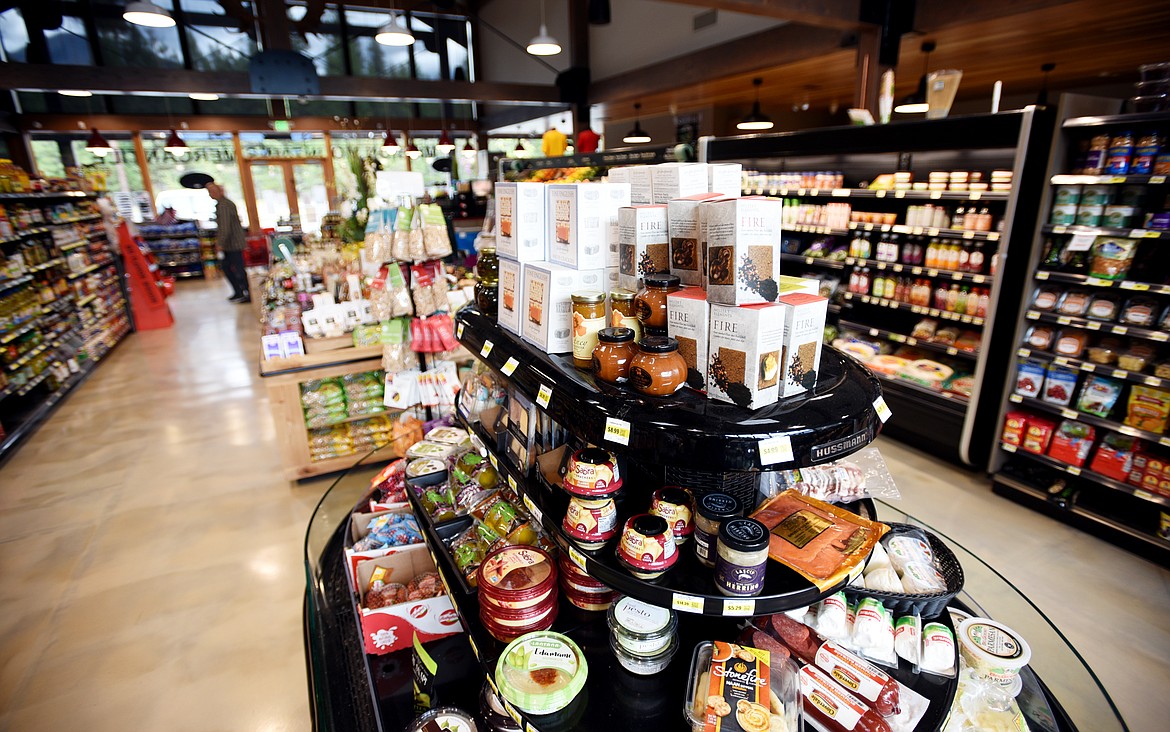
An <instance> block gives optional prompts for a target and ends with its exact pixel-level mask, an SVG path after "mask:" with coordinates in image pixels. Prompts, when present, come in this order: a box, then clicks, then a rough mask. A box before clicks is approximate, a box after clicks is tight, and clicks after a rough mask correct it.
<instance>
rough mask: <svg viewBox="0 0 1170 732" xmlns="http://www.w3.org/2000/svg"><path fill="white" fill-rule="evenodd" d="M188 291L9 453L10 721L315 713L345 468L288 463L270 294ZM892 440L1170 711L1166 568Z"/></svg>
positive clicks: (89, 725)
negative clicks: (308, 535)
mask: <svg viewBox="0 0 1170 732" xmlns="http://www.w3.org/2000/svg"><path fill="white" fill-rule="evenodd" d="M177 289H178V292H177V294H176V295H175V297H173V298H172V299H171V301H170V302H171V306H172V309H173V311H174V313H175V318H176V325H175V327H174V328H172V329H169V330H163V331H153V332H146V333H138V334H135V335H132V336H131V337H130V339H129V340H128V341H127V342H125V343H123V344H122V345H121V346H119V348H118V349H117V350H116V351H115V352H114V353H113V354H112V355H111V356H110V357H109V359H108V362H107V363H105V364H103V365H102V366H101V367H100V368H99V369H98V370H97V371H96V372H95V373H94V375H93V376H92V378H90V379H89V381H88V382H86V383H85V384H84V385H82V386H81V387H80V388H79V389H78V390H77V391H76V392H75V393H74V394H73V395H72V396H71V397H70V398H69V399H68V400H67V401H66V402H65V403H64V405H63V406H62V407H61V408H60V409H59V410H58V411H57V412H56V414H54V415H53V417H52V418H51V419H50V420H48V422H47V423H46V424H45V425H44V426H43V427H42V428H41V429H40V431H39V432H38V433H37V434H36V435H35V436H34V437H33V438H32V439H31V440H30V441H29V442H27V443H26V444H25V446H24V447H23V448H22V449H21V451H20V452H19V453H18V454H17V455H15V456H14V457H13V459H12V460H10V461H9V462H8V464H7V465H5V466H4V467H3V468H2V469H0V577H2V578H3V580H4V581H3V583H2V584H0V730H65V729H74V728H77V729H87V730H92V731H94V732H97V731H100V730H119V731H121V730H163V729H165V730H168V731H175V732H179V731H182V730H199V731H201V732H202V731H207V730H249V731H251V730H255V731H257V732H260V731H263V732H276V731H279V730H304V729H308V728H309V716H308V705H307V692H306V684H305V676H304V660H303V659H304V656H303V651H302V644H301V618H300V614H301V593H302V591H303V585H304V570H303V564H302V545H303V539H304V529H305V525H306V523H307V522H308V519H309V516H310V514H311V513H312V508H313V506H314V504H315V503H316V501H317V499H318V498H319V497H320V495H321V492H322V491H323V490H324V489H325V488H326V487H327V486H328V485H329V482H328V481H327V480H317V481H314V482H309V483H302V484H295V485H290V484H289V483H288V482H286V481H284V480H283V479H282V478H281V470H280V465H279V463H278V459H277V453H276V448H275V444H274V431H273V426H272V422H271V417H270V416H269V413H268V408H267V402H266V399H265V394H264V386H263V383H262V382H261V379H260V378H259V377H258V376H257V375H256V364H255V359H256V351H257V345H256V344H257V332H258V331H257V328H256V326H255V323H254V321H253V319H252V310H251V309H249V308H248V307H246V306H239V305H233V304H229V303H227V302H226V301H225V300H224V297H225V296H226V295H227V292H226V288H225V286H224V285H222V283H209V284H202V283H193V282H191V283H188V282H184V283H181V284H180V285H179V286H178V288H177ZM895 418H897V415H895ZM879 444H880V445H881V448H882V451H883V453H884V454H885V456H886V459H887V461H888V462H889V463H890V466H891V469H892V471H893V472H894V474H895V476H896V477H897V478H898V481H899V485H900V487H901V491H902V494H903V500H902V501H901V502H900V503H898V504H895V505H897V506H898V508H900V509H902V510H904V511H906V512H908V513H909V514H912V515H913V516H915V517H917V518H919V519H921V520H923V521H924V522H926V523H927V524H929V525H931V526H934V527H936V528H937V529H938V530H939V531H940V532H942V533H944V534H947V535H949V536H950V537H951V538H953V539H954V540H955V541H957V542H958V543H959V544H961V545H963V546H965V547H966V548H967V549H969V550H970V551H971V552H972V553H973V554H975V555H978V556H981V557H983V558H984V559H986V561H987V562H988V563H989V564H990V565H992V566H993V567H994V568H995V569H997V570H998V571H999V572H1000V573H1001V574H1002V575H1003V577H1004V578H1006V580H1009V581H1010V582H1012V583H1014V584H1015V585H1016V586H1018V587H1020V588H1023V590H1024V591H1025V592H1026V593H1027V594H1028V596H1029V597H1030V598H1031V599H1032V600H1033V601H1034V603H1035V605H1036V607H1037V608H1038V609H1039V610H1040V611H1042V612H1043V613H1045V614H1047V615H1048V616H1049V617H1050V618H1051V619H1052V620H1053V622H1054V623H1055V624H1056V625H1057V626H1058V627H1060V628H1061V629H1062V630H1063V631H1064V633H1065V635H1066V636H1067V637H1068V639H1069V640H1070V641H1071V642H1072V643H1073V644H1074V645H1075V646H1076V647H1077V648H1078V649H1079V651H1080V652H1081V654H1082V655H1083V657H1084V658H1085V660H1086V661H1088V662H1089V663H1090V664H1091V665H1092V666H1093V668H1094V670H1095V671H1096V672H1097V674H1098V675H1099V676H1100V678H1101V680H1102V682H1103V683H1104V684H1105V686H1106V687H1107V688H1108V690H1109V692H1110V693H1111V694H1112V695H1113V698H1114V699H1115V700H1116V702H1117V704H1118V705H1119V707H1120V708H1121V710H1122V712H1123V714H1124V715H1125V717H1126V719H1127V721H1128V722H1129V724H1130V727H1131V729H1134V730H1160V729H1165V727H1166V724H1165V720H1166V719H1167V718H1170V695H1167V694H1165V693H1163V692H1162V690H1161V689H1162V687H1163V686H1164V684H1165V682H1166V681H1168V680H1170V672H1168V667H1167V659H1168V658H1170V613H1168V612H1167V610H1166V609H1167V608H1168V607H1170V573H1168V572H1166V571H1165V570H1162V569H1160V568H1158V567H1156V566H1154V565H1152V564H1150V563H1148V562H1145V561H1143V560H1141V559H1139V558H1137V557H1135V556H1133V555H1131V554H1128V553H1126V552H1123V551H1120V550H1118V549H1115V548H1114V547H1112V546H1110V545H1108V544H1105V543H1103V542H1100V541H1098V540H1096V539H1094V538H1092V537H1089V536H1086V535H1084V534H1081V533H1079V532H1077V531H1075V530H1073V529H1069V528H1067V527H1065V526H1063V525H1061V524H1058V523H1055V522H1053V521H1050V520H1048V519H1046V518H1044V517H1042V516H1039V515H1037V514H1034V513H1032V512H1030V511H1028V510H1026V509H1023V508H1020V507H1018V506H1016V505H1014V504H1012V503H1010V502H1007V501H1004V500H1003V499H1000V498H998V497H996V496H994V495H992V494H991V492H990V490H989V489H988V486H987V482H986V481H985V480H983V479H981V478H979V477H978V476H975V475H972V474H969V473H965V472H963V471H959V470H956V469H954V468H952V467H950V466H948V465H945V464H943V463H940V462H937V461H935V460H933V459H931V458H929V457H927V456H924V455H922V454H920V453H918V452H916V451H914V450H911V449H909V448H907V447H905V446H903V445H900V444H898V443H894V442H891V441H887V440H880V441H879ZM965 568H966V571H967V576H968V586H969V588H970V589H971V591H972V598H973V599H974V600H976V601H977V602H979V603H980V604H981V605H983V607H984V608H985V609H986V610H987V611H988V612H990V613H992V614H995V615H997V616H998V617H1000V619H1001V620H1003V621H1005V622H1006V623H1007V624H1008V625H1015V626H1016V627H1017V629H1018V630H1020V631H1021V632H1022V633H1024V634H1025V636H1026V637H1028V638H1030V639H1032V640H1033V645H1034V646H1035V648H1034V652H1035V653H1036V655H1037V656H1038V659H1037V667H1038V668H1039V667H1040V660H1039V657H1040V656H1043V657H1044V658H1045V660H1046V662H1047V663H1048V666H1049V667H1046V668H1043V669H1041V673H1042V674H1044V676H1045V678H1046V679H1047V680H1048V681H1049V683H1050V684H1051V685H1052V686H1053V687H1054V688H1055V689H1056V691H1057V693H1058V694H1059V695H1061V697H1062V700H1065V701H1066V702H1068V703H1070V706H1075V705H1077V704H1081V703H1083V704H1084V705H1086V706H1089V707H1094V706H1096V707H1099V706H1100V705H1101V703H1100V702H1099V701H1096V700H1094V699H1093V698H1092V695H1091V694H1085V693H1084V692H1082V691H1081V689H1082V688H1083V684H1084V683H1085V682H1086V679H1087V677H1086V676H1085V675H1084V674H1083V673H1079V672H1077V670H1076V668H1075V667H1076V666H1077V663H1076V659H1075V658H1074V657H1072V656H1071V655H1069V654H1068V652H1067V651H1066V650H1062V649H1061V647H1060V642H1059V638H1058V637H1057V636H1055V635H1054V634H1052V632H1051V630H1050V629H1048V628H1047V626H1045V625H1044V624H1043V623H1042V622H1041V621H1040V620H1039V619H1038V618H1039V616H1038V615H1037V614H1036V611H1035V610H1033V609H1032V608H1031V607H1030V606H1028V605H1027V604H1026V603H1024V602H1023V601H1021V600H1020V599H1019V597H1018V595H1016V594H1015V593H1013V592H1012V591H1011V590H1010V588H1008V586H1007V585H1006V584H1003V582H1002V580H1000V579H999V578H998V577H997V576H996V575H995V574H993V573H992V572H991V571H990V570H988V569H986V568H984V567H982V566H981V565H978V563H977V562H976V561H975V560H974V559H970V560H968V561H966V562H965ZM1069 659H1071V661H1070V660H1069ZM1062 667H1063V668H1062ZM1089 683H1091V681H1090V682H1089ZM1062 685H1065V686H1062ZM1062 690H1064V691H1065V693H1064V694H1061V692H1062ZM1073 697H1077V699H1073ZM1108 728H1109V727H1107V726H1105V724H1104V723H1094V724H1092V725H1085V726H1083V727H1082V729H1086V730H1089V729H1094V730H1095V729H1108Z"/></svg>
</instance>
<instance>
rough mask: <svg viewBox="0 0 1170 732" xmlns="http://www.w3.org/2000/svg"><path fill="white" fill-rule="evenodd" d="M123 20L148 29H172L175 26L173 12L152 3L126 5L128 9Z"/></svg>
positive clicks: (123, 15) (124, 12)
mask: <svg viewBox="0 0 1170 732" xmlns="http://www.w3.org/2000/svg"><path fill="white" fill-rule="evenodd" d="M122 20H125V21H126V22H127V23H133V24H134V25H142V26H146V27H147V28H171V27H173V26H174V25H175V19H174V18H172V17H171V11H169V10H166V9H165V8H160V7H159V6H157V5H155V4H154V3H152V2H133V3H126V9H125V10H124V11H123V12H122Z"/></svg>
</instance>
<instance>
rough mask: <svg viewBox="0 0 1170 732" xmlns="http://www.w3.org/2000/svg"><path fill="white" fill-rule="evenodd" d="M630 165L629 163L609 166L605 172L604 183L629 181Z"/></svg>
mask: <svg viewBox="0 0 1170 732" xmlns="http://www.w3.org/2000/svg"><path fill="white" fill-rule="evenodd" d="M630 167H631V166H629V165H622V166H619V167H616V168H610V169H609V172H608V173H606V174H605V182H606V183H629V182H630Z"/></svg>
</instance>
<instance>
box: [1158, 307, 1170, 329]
mask: <svg viewBox="0 0 1170 732" xmlns="http://www.w3.org/2000/svg"><path fill="white" fill-rule="evenodd" d="M1158 330H1170V305H1167V306H1166V309H1165V310H1163V311H1162V317H1160V318H1158Z"/></svg>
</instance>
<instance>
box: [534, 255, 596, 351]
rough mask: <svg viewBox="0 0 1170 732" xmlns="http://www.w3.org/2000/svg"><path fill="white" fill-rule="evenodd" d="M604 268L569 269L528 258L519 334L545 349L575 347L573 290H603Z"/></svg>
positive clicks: (556, 349) (557, 349) (565, 349)
mask: <svg viewBox="0 0 1170 732" xmlns="http://www.w3.org/2000/svg"><path fill="white" fill-rule="evenodd" d="M604 286H605V270H604V269H582V270H578V269H569V268H568V267H562V266H561V265H559V264H552V263H550V262H529V263H528V264H527V265H526V266H525V267H524V280H523V286H522V287H523V292H524V302H523V304H522V306H521V307H522V308H523V309H522V310H521V311H520V312H521V315H522V316H523V317H522V319H521V324H520V325H521V330H520V335H521V337H523V338H524V340H526V341H528V342H529V343H531V344H533V345H535V346H537V347H539V348H541V349H542V350H544V351H545V352H546V353H570V352H572V350H573V301H572V294H573V293H574V292H577V291H581V290H597V291H600V290H601V288H602V287H604Z"/></svg>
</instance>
